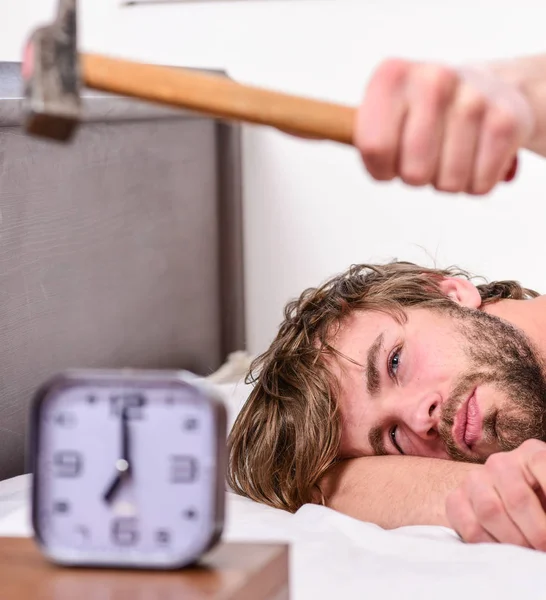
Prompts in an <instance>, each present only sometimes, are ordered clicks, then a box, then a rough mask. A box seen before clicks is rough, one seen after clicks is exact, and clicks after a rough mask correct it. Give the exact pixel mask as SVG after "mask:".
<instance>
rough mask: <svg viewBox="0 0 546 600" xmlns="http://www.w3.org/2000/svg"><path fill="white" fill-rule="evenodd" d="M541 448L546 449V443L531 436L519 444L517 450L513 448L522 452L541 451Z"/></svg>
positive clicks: (515, 451) (514, 451) (516, 451)
mask: <svg viewBox="0 0 546 600" xmlns="http://www.w3.org/2000/svg"><path fill="white" fill-rule="evenodd" d="M541 450H545V451H546V443H544V442H541V441H540V440H537V439H535V438H530V439H528V440H525V441H524V442H523V443H522V444H521V445H520V446H519V448H516V449H515V450H513V453H520V452H540V451H541Z"/></svg>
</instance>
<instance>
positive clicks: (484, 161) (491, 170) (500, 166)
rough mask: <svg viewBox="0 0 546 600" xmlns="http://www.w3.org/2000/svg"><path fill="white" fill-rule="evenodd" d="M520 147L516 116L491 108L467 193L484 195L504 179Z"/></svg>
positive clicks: (485, 120) (501, 109) (485, 119)
mask: <svg viewBox="0 0 546 600" xmlns="http://www.w3.org/2000/svg"><path fill="white" fill-rule="evenodd" d="M519 144H520V139H519V136H518V123H517V119H516V117H515V115H514V114H512V113H510V112H509V111H507V110H506V109H503V108H500V107H493V108H490V109H489V110H488V111H487V114H486V115H485V118H484V121H483V126H482V134H481V136H480V142H479V145H478V153H477V158H476V167H475V171H474V176H473V181H472V184H471V187H470V192H471V193H473V194H477V195H482V194H487V193H488V192H490V191H491V190H492V189H493V187H495V185H496V184H497V183H498V182H499V181H501V180H502V179H504V177H505V176H506V171H507V170H508V165H509V164H510V162H511V159H512V158H513V156H514V154H515V153H516V152H517V150H518V147H519Z"/></svg>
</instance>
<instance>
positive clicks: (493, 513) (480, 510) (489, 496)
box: [474, 490, 503, 522]
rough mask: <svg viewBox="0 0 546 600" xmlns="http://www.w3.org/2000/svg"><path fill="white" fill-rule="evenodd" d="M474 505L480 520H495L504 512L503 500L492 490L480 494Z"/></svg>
mask: <svg viewBox="0 0 546 600" xmlns="http://www.w3.org/2000/svg"><path fill="white" fill-rule="evenodd" d="M474 506H475V510H476V515H477V517H478V520H480V522H481V521H493V520H495V519H496V518H497V517H498V516H499V515H500V514H502V512H503V506H502V502H501V501H500V499H499V498H498V497H497V496H496V495H494V494H493V492H492V491H491V490H488V491H487V492H483V493H482V494H479V495H478V496H477V498H476V499H475V505H474Z"/></svg>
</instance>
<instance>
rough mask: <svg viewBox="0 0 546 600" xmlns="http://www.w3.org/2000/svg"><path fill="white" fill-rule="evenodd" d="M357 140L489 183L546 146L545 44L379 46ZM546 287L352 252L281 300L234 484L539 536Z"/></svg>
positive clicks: (518, 538)
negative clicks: (399, 50)
mask: <svg viewBox="0 0 546 600" xmlns="http://www.w3.org/2000/svg"><path fill="white" fill-rule="evenodd" d="M355 142H356V145H357V146H358V148H359V149H360V151H361V153H362V157H363V160H364V163H365V166H366V168H367V169H368V171H369V172H370V173H371V175H372V176H373V177H374V178H376V179H377V180H381V181H388V180H391V179H393V178H395V177H400V178H401V179H402V180H403V181H405V182H406V183H408V184H410V185H433V186H434V187H435V188H436V189H438V190H442V191H447V192H466V193H469V194H485V193H487V192H489V191H490V190H491V189H492V188H493V187H494V186H495V185H496V184H497V183H498V182H499V181H503V180H509V179H511V178H512V177H513V175H514V158H515V157H516V155H517V152H518V151H519V149H520V148H526V149H528V150H531V151H533V152H536V153H538V154H541V155H542V156H546V57H531V58H524V59H518V60H514V61H507V62H504V63H496V64H491V65H483V66H479V67H472V68H465V69H450V68H446V67H441V66H437V65H428V64H420V63H411V62H407V61H401V60H392V61H387V62H386V63H384V64H383V65H381V66H380V67H379V68H378V70H377V71H376V72H375V73H374V75H373V76H372V78H371V80H370V83H369V85H368V89H367V92H366V96H365V98H364V101H363V103H362V106H361V107H360V110H359V111H358V119H357V123H356V125H355ZM545 363H546V297H542V296H539V295H538V294H537V293H536V292H533V291H532V290H527V289H525V288H522V287H521V286H520V285H519V284H518V283H516V282H513V281H508V282H497V283H493V284H489V285H478V286H476V285H474V283H473V282H472V280H471V278H470V276H469V275H468V274H467V273H465V272H464V271H461V270H457V269H448V270H433V269H426V268H423V267H419V266H417V265H411V264H408V263H393V264H390V265H383V266H379V265H375V266H366V265H360V266H356V267H354V268H353V269H351V270H349V271H348V272H347V273H344V274H341V275H340V276H338V277H335V278H333V279H332V280H331V281H329V282H326V284H324V285H323V286H322V287H320V288H318V289H311V290H307V291H306V292H304V293H303V294H302V296H301V297H300V298H299V299H298V300H296V301H294V302H292V303H290V304H289V305H288V307H287V309H286V311H285V320H284V322H283V323H282V325H281V327H280V330H279V333H278V335H277V337H276V339H275V341H274V342H273V344H272V346H271V348H270V349H269V350H268V351H267V352H266V353H265V354H264V355H263V356H262V357H260V358H259V359H258V360H257V362H256V363H255V365H254V373H255V382H256V385H255V388H254V390H253V392H252V394H251V396H250V398H249V400H248V402H247V403H246V405H245V407H244V408H243V410H242V412H241V414H240V416H239V418H238V420H237V422H236V424H235V426H234V429H233V432H232V434H231V436H230V451H231V453H230V473H229V476H230V482H231V485H232V487H233V488H234V489H235V490H236V491H238V492H240V493H243V494H245V495H247V496H249V497H251V498H254V499H256V500H258V501H262V502H266V503H268V504H270V505H272V506H276V507H280V508H285V509H287V510H296V509H297V508H298V507H299V506H301V505H302V504H303V503H305V502H313V501H315V502H320V501H322V502H324V503H326V504H327V505H328V506H331V507H333V508H336V509H338V510H340V511H343V512H346V513H347V514H350V515H353V516H355V517H358V518H361V519H365V520H369V521H373V522H375V523H378V524H380V525H382V526H384V527H397V526H400V525H410V524H444V525H450V526H452V527H453V528H454V529H455V530H456V531H458V532H459V534H460V535H461V537H462V538H463V539H465V540H467V541H471V542H481V541H498V542H508V543H514V544H518V545H522V546H527V547H531V548H536V549H541V550H546V515H545V512H544V508H545V507H546V496H545V495H544V491H543V490H546V444H545V443H544V441H543V440H544V439H546V433H545V432H546V427H545V414H546V410H545V407H546V379H545V367H544V364H545Z"/></svg>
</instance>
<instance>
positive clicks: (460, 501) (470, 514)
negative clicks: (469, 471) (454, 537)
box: [446, 488, 497, 544]
mask: <svg viewBox="0 0 546 600" xmlns="http://www.w3.org/2000/svg"><path fill="white" fill-rule="evenodd" d="M446 515H447V519H448V521H449V523H450V525H451V527H452V528H453V529H454V530H455V532H456V533H457V534H458V535H459V537H460V538H461V539H462V540H464V541H465V542H468V543H469V544H481V543H491V544H492V543H497V540H496V539H495V538H494V537H493V536H492V535H491V534H490V533H488V532H487V531H486V530H485V529H484V528H483V527H482V525H481V524H480V522H479V521H478V519H477V517H476V513H475V512H474V509H473V507H472V505H471V503H470V500H469V498H468V496H467V495H466V494H465V493H464V491H463V490H462V489H461V488H459V489H457V490H456V491H455V492H452V493H451V494H450V495H449V496H448V498H447V501H446Z"/></svg>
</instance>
